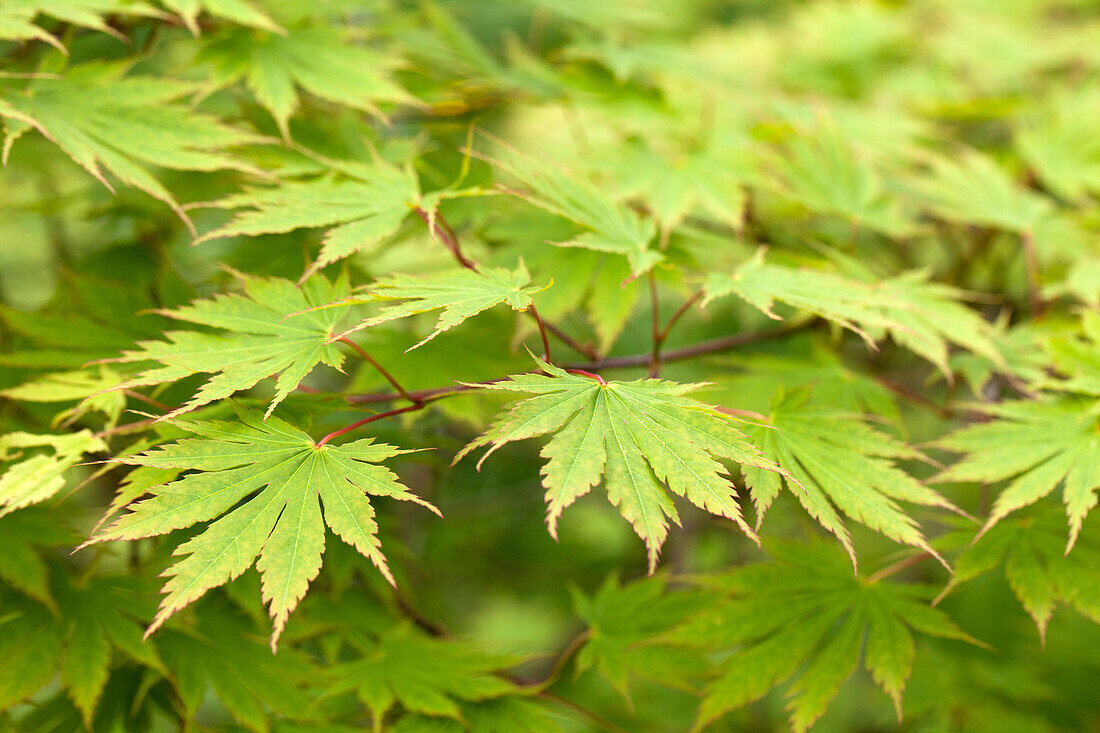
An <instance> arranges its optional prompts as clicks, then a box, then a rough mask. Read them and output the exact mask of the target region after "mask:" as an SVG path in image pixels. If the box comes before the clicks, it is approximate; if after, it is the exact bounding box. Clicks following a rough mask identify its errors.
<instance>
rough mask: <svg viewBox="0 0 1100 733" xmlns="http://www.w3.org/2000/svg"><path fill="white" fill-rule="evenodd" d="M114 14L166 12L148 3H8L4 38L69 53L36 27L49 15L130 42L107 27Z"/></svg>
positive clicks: (2, 14) (0, 26) (1, 25)
mask: <svg viewBox="0 0 1100 733" xmlns="http://www.w3.org/2000/svg"><path fill="white" fill-rule="evenodd" d="M110 15H136V16H157V15H162V13H160V12H159V11H157V10H156V9H155V8H154V7H152V6H151V5H148V4H146V3H142V2H119V0H5V2H4V6H3V7H2V8H0V38H2V39H4V40H6V41H32V40H33V41H45V42H46V43H48V44H50V45H51V46H54V47H56V48H57V49H59V50H61V51H62V52H64V53H67V51H65V47H64V46H63V45H62V43H61V41H60V40H58V38H57V37H56V36H54V35H53V34H51V33H49V32H48V31H46V30H45V29H44V28H42V27H41V26H39V25H36V24H35V22H34V21H35V19H36V18H38V17H39V16H47V17H49V18H52V19H54V20H57V21H60V22H62V23H69V24H71V25H74V26H81V27H83V28H91V29H92V30H96V31H99V32H101V33H107V34H109V35H112V36H115V37H116V38H119V39H120V40H126V39H125V37H124V36H122V34H120V33H119V32H118V31H117V30H116V29H114V28H112V27H111V26H110V25H108V24H107V17H108V16H110Z"/></svg>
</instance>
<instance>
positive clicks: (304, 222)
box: [195, 160, 480, 280]
mask: <svg viewBox="0 0 1100 733" xmlns="http://www.w3.org/2000/svg"><path fill="white" fill-rule="evenodd" d="M332 165H333V166H335V167H336V168H337V169H338V170H340V171H342V172H343V173H344V174H346V177H342V178H335V177H323V178H318V179H314V180H311V181H284V182H282V183H280V184H279V185H278V186H273V187H268V188H254V189H250V190H246V191H245V192H243V193H238V194H233V195H232V196H228V197H226V198H224V199H221V200H218V201H214V202H212V203H211V204H210V206H214V207H217V208H222V209H243V211H239V212H238V213H237V214H236V215H235V216H234V218H233V220H232V221H231V222H229V223H228V224H226V225H225V226H222V227H219V228H218V229H214V230H213V231H210V232H207V233H206V234H204V235H202V236H201V237H199V238H198V239H196V240H195V243H196V244H198V243H200V242H209V241H211V240H215V239H223V238H225V237H236V236H240V235H246V236H256V235H259V234H281V233H284V232H291V231H294V230H296V229H316V228H321V227H326V228H327V227H331V228H330V229H328V231H327V232H326V233H325V236H324V238H323V239H322V240H321V253H320V255H319V256H318V257H317V259H316V260H315V261H314V262H313V263H312V264H311V265H310V266H309V267H308V268H307V269H306V272H305V274H303V275H302V280H305V279H306V278H308V277H309V276H310V275H311V274H312V273H313V272H316V271H317V270H318V269H320V268H322V267H324V266H326V265H328V264H331V263H333V262H336V261H337V260H340V259H343V258H344V257H348V256H350V255H352V254H355V253H356V252H361V251H363V250H367V249H370V248H371V247H373V246H374V245H376V244H379V243H381V242H383V241H385V240H386V239H387V238H389V237H391V236H392V235H393V234H395V233H396V232H397V230H398V229H399V228H400V226H401V224H402V222H404V221H405V219H406V218H408V217H409V216H410V215H412V214H413V213H414V212H415V211H416V210H417V209H418V208H419V209H421V210H426V211H429V212H434V211H435V209H436V207H437V206H438V205H439V202H440V201H441V200H442V199H444V198H449V197H459V196H467V195H475V194H477V193H480V190H479V189H465V190H444V191H436V192H432V193H429V194H427V195H421V193H420V183H419V182H418V180H417V177H416V173H415V171H413V170H412V169H411V168H409V167H404V168H402V167H398V166H396V165H392V164H390V163H387V162H385V161H382V160H376V161H374V162H373V163H370V164H365V163H355V162H346V161H344V162H337V161H333V162H332Z"/></svg>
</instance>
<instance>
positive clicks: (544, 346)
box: [528, 303, 550, 364]
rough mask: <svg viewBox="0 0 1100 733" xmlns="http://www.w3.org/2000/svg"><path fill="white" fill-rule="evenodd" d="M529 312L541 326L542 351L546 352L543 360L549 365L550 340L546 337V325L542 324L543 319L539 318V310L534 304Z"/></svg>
mask: <svg viewBox="0 0 1100 733" xmlns="http://www.w3.org/2000/svg"><path fill="white" fill-rule="evenodd" d="M528 312H530V314H531V316H532V317H533V318H534V319H535V323H537V324H538V325H539V336H542V350H543V352H544V353H543V357H542V358H543V361H545V362H546V363H547V364H549V363H550V339H549V338H547V336H546V324H544V323H543V322H542V318H541V317H540V316H539V312H538V309H536V308H535V304H534V303H532V304H531V307H530V308H528Z"/></svg>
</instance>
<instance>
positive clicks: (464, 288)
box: [348, 262, 544, 351]
mask: <svg viewBox="0 0 1100 733" xmlns="http://www.w3.org/2000/svg"><path fill="white" fill-rule="evenodd" d="M530 282H531V275H530V273H528V272H527V268H526V267H525V266H524V265H523V263H522V262H520V264H519V267H518V268H516V269H515V270H514V271H508V270H505V269H504V268H500V267H479V268H478V269H476V270H471V269H466V268H461V269H455V270H447V271H445V272H440V273H437V274H434V275H422V276H418V275H393V276H391V277H388V278H384V279H382V280H378V281H376V282H375V283H373V284H372V285H368V286H366V288H365V290H366V292H367V293H369V294H370V295H372V296H373V297H374V298H375V299H380V300H400V301H402V302H400V303H395V304H391V305H387V306H385V307H384V308H383V309H382V310H381V312H379V313H378V314H377V315H374V316H371V317H370V318H367V319H364V320H363V321H361V322H360V323H359V324H358V325H356V326H355V327H354V328H352V329H351V330H350V331H348V333H351V332H352V331H358V330H360V329H363V328H367V327H369V326H376V325H378V324H379V323H385V322H387V321H392V320H396V319H398V318H405V317H407V316H411V315H415V314H417V313H426V312H428V311H434V310H439V311H441V313H440V314H439V320H438V321H436V324H435V330H433V331H432V333H431V334H429V335H428V336H426V337H425V338H423V339H422V340H421V341H420V343H418V344H416V346H413V347H411V348H410V351H411V350H412V349H415V348H416V347H417V346H423V345H424V344H426V343H427V342H429V341H431V340H432V339H433V338H435V337H436V336H438V335H439V334H441V333H443V332H444V331H447V330H449V329H451V328H454V327H455V326H457V325H458V324H460V323H462V322H463V321H465V320H466V319H467V318H470V317H472V316H476V315H477V314H478V313H481V312H482V311H484V310H488V309H489V308H492V307H493V306H496V305H500V304H502V303H507V304H508V305H509V306H510V307H511V308H512V309H513V310H516V311H525V310H527V309H528V308H530V307H531V302H532V301H531V296H532V295H534V294H535V293H537V292H539V291H540V290H543V289H544V288H541V287H537V286H532V285H529V283H530ZM351 302H369V301H351Z"/></svg>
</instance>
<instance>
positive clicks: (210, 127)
mask: <svg viewBox="0 0 1100 733" xmlns="http://www.w3.org/2000/svg"><path fill="white" fill-rule="evenodd" d="M128 68H129V64H125V63H86V64H81V65H79V66H74V67H72V68H71V69H69V70H68V72H67V73H66V74H65V76H64V77H62V78H49V77H44V78H38V79H35V80H33V81H32V82H31V83H30V84H29V85H28V86H27V88H26V89H24V90H23V93H21V94H16V93H8V92H6V91H4V90H0V117H6V118H8V120H7V134H6V136H5V138H4V156H3V157H4V159H5V160H6V159H7V153H8V152H9V151H10V150H11V146H12V145H13V144H14V143H15V141H16V139H18V138H19V137H21V136H22V135H23V134H24V133H26V132H27V131H28V130H30V129H31V128H32V127H33V128H34V129H37V130H38V131H39V132H41V133H42V134H43V135H45V136H46V137H47V138H48V139H49V140H51V141H52V142H53V143H55V144H56V145H57V146H58V147H59V148H61V150H62V151H64V152H65V154H66V155H68V156H69V157H70V158H72V159H73V161H74V162H76V163H77V164H78V165H80V166H81V167H82V168H84V169H85V170H86V171H88V172H89V173H90V174H92V175H93V176H94V177H95V178H96V179H97V180H99V181H100V182H101V183H103V184H104V185H105V186H107V187H108V188H111V184H110V183H109V182H108V180H107V177H106V173H110V174H112V175H114V176H115V177H117V178H118V179H119V180H121V181H122V182H124V183H126V184H129V185H131V186H134V187H135V188H138V189H141V190H142V191H144V192H145V193H147V194H149V195H150V196H152V197H153V198H156V199H159V200H161V201H163V202H165V203H166V204H168V205H169V206H170V207H172V210H173V211H175V212H176V213H177V214H178V215H179V216H180V218H182V219H183V220H184V222H185V223H186V224H188V226H190V224H191V222H190V219H188V218H187V215H186V214H185V213H184V211H183V209H182V207H181V206H180V204H179V203H178V202H177V201H176V198H175V196H173V195H172V193H171V192H170V191H168V189H167V188H165V187H164V185H163V184H162V183H161V182H160V181H158V180H157V179H156V178H155V177H154V176H153V174H152V173H150V171H149V169H150V168H151V167H154V166H160V167H164V168H172V169H175V170H186V171H217V170H225V169H235V170H241V171H250V172H253V173H258V171H257V170H256V169H255V168H254V167H252V166H251V165H249V164H247V163H245V162H244V161H243V160H241V159H239V158H237V157H235V156H233V155H231V154H229V153H227V152H226V149H227V148H231V147H235V146H240V145H245V144H248V143H254V142H258V141H260V140H262V139H263V138H260V137H259V136H257V135H255V134H253V133H248V132H243V131H239V130H235V129H233V128H231V127H229V126H227V125H225V124H223V123H221V122H220V121H218V120H217V119H216V118H214V117H211V116H209V115H204V114H200V113H198V112H194V111H192V110H191V109H189V108H188V107H186V106H185V105H183V104H180V103H178V102H177V100H178V99H180V98H181V97H184V96H186V95H188V94H191V93H193V92H195V91H196V90H197V89H198V86H197V85H196V84H194V83H191V82H182V81H174V80H171V79H163V78H158V77H153V76H129V77H128V76H126V72H127V70H128ZM112 190H113V189H112Z"/></svg>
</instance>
